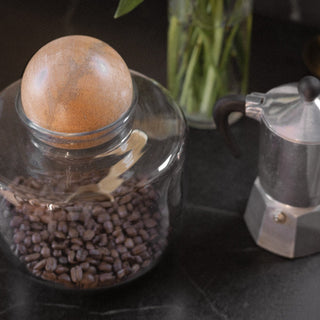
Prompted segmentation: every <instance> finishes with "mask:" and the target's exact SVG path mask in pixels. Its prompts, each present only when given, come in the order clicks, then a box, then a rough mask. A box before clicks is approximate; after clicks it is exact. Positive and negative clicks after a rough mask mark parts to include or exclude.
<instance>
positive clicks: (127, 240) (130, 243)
mask: <svg viewBox="0 0 320 320" xmlns="http://www.w3.org/2000/svg"><path fill="white" fill-rule="evenodd" d="M124 245H125V246H126V247H127V248H128V249H132V248H133V247H134V242H133V240H132V239H131V238H127V239H126V241H125V242H124Z"/></svg>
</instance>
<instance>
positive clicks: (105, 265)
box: [98, 262, 112, 272]
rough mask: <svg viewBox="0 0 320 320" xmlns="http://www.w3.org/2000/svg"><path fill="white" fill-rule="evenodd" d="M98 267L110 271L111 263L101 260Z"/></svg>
mask: <svg viewBox="0 0 320 320" xmlns="http://www.w3.org/2000/svg"><path fill="white" fill-rule="evenodd" d="M98 269H99V270H100V271H104V272H111V271H112V265H111V264H109V263H106V262H102V263H100V264H99V265H98Z"/></svg>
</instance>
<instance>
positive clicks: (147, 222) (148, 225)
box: [144, 218, 157, 229]
mask: <svg viewBox="0 0 320 320" xmlns="http://www.w3.org/2000/svg"><path fill="white" fill-rule="evenodd" d="M144 225H145V226H146V228H148V229H150V228H154V227H155V226H157V221H156V220H154V219H151V218H149V219H146V220H145V221H144Z"/></svg>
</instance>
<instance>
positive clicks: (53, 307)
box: [0, 0, 320, 320]
mask: <svg viewBox="0 0 320 320" xmlns="http://www.w3.org/2000/svg"><path fill="white" fill-rule="evenodd" d="M115 5H116V1H109V0H108V1H100V0H90V1H89V0H78V1H77V0H70V1H62V0H58V1H40V0H37V1H34V0H32V1H22V0H10V1H9V0H8V1H1V2H0V38H1V42H0V48H1V51H0V88H4V87H5V86H7V85H9V84H10V83H11V82H13V81H15V80H16V79H18V78H19V77H21V75H22V72H23V69H24V67H25V65H26V63H27V61H28V60H29V59H30V57H31V55H32V54H33V53H35V52H36V50H38V49H39V48H40V47H41V46H42V45H44V44H45V43H47V42H48V41H50V40H52V39H54V38H56V37H59V36H62V35H67V34H80V33H81V34H88V35H92V36H95V37H98V38H101V39H102V40H104V41H106V42H108V43H110V44H111V45H112V46H113V47H114V48H115V49H117V50H118V51H119V52H120V54H121V55H122V56H123V57H124V59H125V60H126V61H127V63H128V65H129V67H130V68H132V69H136V70H138V71H140V72H142V73H145V74H147V75H148V76H151V77H153V78H155V79H156V80H158V81H160V82H161V83H162V84H165V73H166V71H165V69H166V58H165V57H166V26H167V18H166V3H165V1H148V0H147V1H145V3H144V4H143V5H141V6H140V7H139V8H137V9H136V11H135V12H134V13H131V14H130V15H128V16H126V17H123V18H121V19H119V20H117V21H114V20H113V18H112V15H113V12H114V8H115ZM317 33H320V31H319V30H316V29H310V28H307V27H304V26H301V25H297V24H293V23H289V22H283V21H278V20H272V19H269V18H264V17H262V16H258V15H255V17H254V27H253V39H252V55H251V73H250V90H251V91H261V92H265V91H267V90H269V89H271V88H273V87H275V86H277V85H280V84H283V83H286V82H292V81H297V80H299V79H300V78H301V77H302V76H304V75H306V74H308V70H307V69H306V68H305V66H304V64H303V61H302V54H301V53H302V50H303V46H304V44H305V43H306V41H307V40H308V39H310V38H311V37H312V36H313V35H315V34H317ZM232 131H233V133H234V134H235V136H236V139H237V141H238V142H239V144H240V145H241V149H242V153H243V154H242V157H241V158H240V159H234V158H233V157H232V156H231V154H230V153H229V151H228V150H227V148H226V147H225V145H224V143H223V140H222V138H221V136H220V135H219V134H218V133H217V132H216V131H206V130H197V129H190V132H189V138H188V146H187V159H186V169H185V205H184V210H183V214H182V221H181V222H182V228H181V231H180V232H179V233H178V234H177V240H176V241H175V242H174V243H172V246H171V247H170V249H169V251H168V252H167V254H166V255H165V256H164V257H163V259H162V260H161V262H160V263H159V264H158V266H157V267H156V268H154V269H153V270H152V271H151V272H149V273H148V274H147V275H145V276H144V277H143V278H141V279H139V280H137V281H135V282H132V283H131V284H129V285H127V286H124V287H120V288H119V289H114V290H103V291H97V292H94V293H79V292H74V291H73V292H70V291H64V290H60V289H56V288H54V287H49V286H46V285H43V284H42V283H39V282H37V281H35V280H34V279H32V278H31V277H29V276H26V275H25V274H24V273H23V272H22V271H20V270H19V269H18V268H16V267H15V266H14V265H13V264H12V262H11V260H10V258H9V256H8V255H7V254H6V252H5V250H4V248H1V249H0V319H1V320H6V319H10V320H11V319H12V320H20V319H28V320H38V319H46V320H50V319H52V320H58V319H79V320H82V319H90V320H91V319H92V320H93V319H95V320H99V319H156V320H158V319H159V320H160V319H161V320H162V319H169V320H170V319H184V320H189V319H201V320H207V319H210V320H211V319H218V320H220V319H223V320H225V319H233V320H238V319H240V320H242V319H246V320H248V319H250V320H251V319H252V320H259V319H263V320H269V319H270V320H273V319H290V320H295V319H319V314H320V298H319V297H320V268H319V266H320V255H319V254H316V255H313V256H310V257H306V258H301V259H296V260H293V261H291V260H288V259H284V258H281V257H278V256H276V255H273V254H271V253H268V252H266V251H265V250H263V249H261V248H259V247H257V246H256V245H255V243H254V242H253V240H252V238H251V237H250V235H249V233H248V231H247V229H246V226H245V224H244V222H243V219H242V214H243V212H244V209H245V206H246V202H247V200H248V196H249V193H250V189H251V186H252V183H253V181H254V178H255V176H256V174H257V157H258V123H256V122H255V121H253V120H249V119H241V120H240V121H239V122H237V123H236V124H235V125H233V126H232ZM0 147H1V146H0Z"/></svg>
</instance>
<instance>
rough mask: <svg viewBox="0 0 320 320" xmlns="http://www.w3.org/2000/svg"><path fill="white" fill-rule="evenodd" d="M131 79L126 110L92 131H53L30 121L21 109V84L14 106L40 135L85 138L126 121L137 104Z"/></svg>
mask: <svg viewBox="0 0 320 320" xmlns="http://www.w3.org/2000/svg"><path fill="white" fill-rule="evenodd" d="M131 80H132V88H133V90H132V92H133V95H132V101H131V105H130V107H129V108H128V110H126V111H125V112H124V113H123V114H122V115H121V116H120V118H118V119H117V120H116V121H114V122H112V123H109V124H108V125H106V126H104V127H101V128H98V129H96V130H92V131H84V132H60V131H53V130H49V129H46V128H43V127H41V126H39V125H38V124H36V123H35V122H33V121H31V120H30V119H29V118H28V117H27V115H26V114H25V112H24V110H23V106H22V102H21V86H20V88H19V90H18V93H17V96H16V101H15V108H16V111H17V114H18V116H19V118H20V119H21V120H22V122H23V123H24V124H25V125H26V126H27V127H28V128H29V129H31V130H35V131H36V132H38V133H39V134H42V135H46V136H53V137H57V138H60V139H61V138H66V139H70V138H71V139H72V138H79V137H82V138H85V137H90V136H92V135H95V134H101V133H102V132H104V131H106V132H111V131H113V130H114V129H115V128H117V127H119V126H120V125H121V124H123V123H126V122H127V120H128V118H129V117H130V115H131V113H132V112H133V110H134V107H135V105H136V104H137V101H138V90H137V85H136V83H135V81H134V79H133V78H132V76H131Z"/></svg>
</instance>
